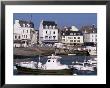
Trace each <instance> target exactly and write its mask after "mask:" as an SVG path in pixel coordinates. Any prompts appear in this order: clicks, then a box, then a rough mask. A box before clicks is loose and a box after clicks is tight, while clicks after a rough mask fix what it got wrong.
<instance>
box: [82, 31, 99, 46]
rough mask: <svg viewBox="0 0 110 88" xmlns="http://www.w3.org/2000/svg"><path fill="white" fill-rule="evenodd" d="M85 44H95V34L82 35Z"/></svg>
mask: <svg viewBox="0 0 110 88" xmlns="http://www.w3.org/2000/svg"><path fill="white" fill-rule="evenodd" d="M84 42H85V43H94V44H96V43H97V33H85V34H84Z"/></svg>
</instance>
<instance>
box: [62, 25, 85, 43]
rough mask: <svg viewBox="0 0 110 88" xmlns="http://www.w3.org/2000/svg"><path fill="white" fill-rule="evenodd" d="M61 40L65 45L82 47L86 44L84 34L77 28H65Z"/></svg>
mask: <svg viewBox="0 0 110 88" xmlns="http://www.w3.org/2000/svg"><path fill="white" fill-rule="evenodd" d="M61 38H62V40H61V42H62V43H64V44H70V45H81V44H83V43H84V42H83V35H82V33H81V32H80V31H79V30H78V29H77V28H76V27H75V26H72V27H71V28H65V29H64V30H63V31H62V32H61Z"/></svg>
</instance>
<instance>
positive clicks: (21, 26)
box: [14, 20, 37, 47]
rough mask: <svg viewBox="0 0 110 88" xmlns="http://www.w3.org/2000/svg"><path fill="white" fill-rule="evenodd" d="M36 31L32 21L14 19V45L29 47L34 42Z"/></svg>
mask: <svg viewBox="0 0 110 88" xmlns="http://www.w3.org/2000/svg"><path fill="white" fill-rule="evenodd" d="M36 42H37V41H36V32H35V30H34V24H33V23H32V22H27V21H22V20H15V23H14V47H29V46H32V45H33V44H35V43H36Z"/></svg>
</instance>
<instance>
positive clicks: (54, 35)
mask: <svg viewBox="0 0 110 88" xmlns="http://www.w3.org/2000/svg"><path fill="white" fill-rule="evenodd" d="M56 42H58V28H57V24H56V23H55V22H54V21H43V20H42V21H41V23H40V27H39V43H40V44H54V43H56Z"/></svg>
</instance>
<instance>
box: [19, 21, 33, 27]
mask: <svg viewBox="0 0 110 88" xmlns="http://www.w3.org/2000/svg"><path fill="white" fill-rule="evenodd" d="M19 24H20V26H21V27H23V24H25V27H28V25H27V24H29V25H30V27H31V28H34V23H33V22H31V21H24V20H19Z"/></svg>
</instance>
